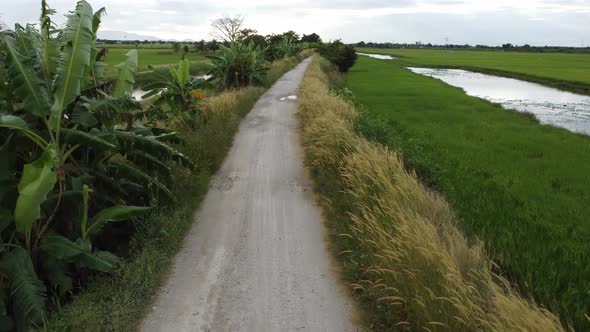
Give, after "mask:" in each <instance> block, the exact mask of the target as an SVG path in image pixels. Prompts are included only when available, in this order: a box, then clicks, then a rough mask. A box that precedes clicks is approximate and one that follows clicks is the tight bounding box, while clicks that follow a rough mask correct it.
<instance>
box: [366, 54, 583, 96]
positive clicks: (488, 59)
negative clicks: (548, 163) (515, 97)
mask: <svg viewBox="0 0 590 332" xmlns="http://www.w3.org/2000/svg"><path fill="white" fill-rule="evenodd" d="M359 52H365V53H376V54H387V55H393V56H395V57H398V60H397V61H399V63H400V64H402V65H404V66H413V67H431V68H433V67H434V68H459V69H466V70H472V71H477V72H482V73H487V74H494V75H499V76H506V77H512V78H517V79H522V80H525V81H530V82H535V83H539V84H543V85H547V86H551V87H555V88H558V89H562V90H567V91H571V92H576V93H581V94H586V95H590V57H589V56H588V55H587V54H567V53H525V52H509V51H507V52H503V51H463V50H420V49H370V48H363V49H359Z"/></svg>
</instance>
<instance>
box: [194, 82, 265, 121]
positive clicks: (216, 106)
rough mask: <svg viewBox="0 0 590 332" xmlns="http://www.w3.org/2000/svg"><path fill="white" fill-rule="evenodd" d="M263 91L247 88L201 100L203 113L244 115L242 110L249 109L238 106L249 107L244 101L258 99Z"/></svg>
mask: <svg viewBox="0 0 590 332" xmlns="http://www.w3.org/2000/svg"><path fill="white" fill-rule="evenodd" d="M265 90H266V89H264V88H262V87H254V86H249V87H245V88H242V89H239V90H228V91H224V92H222V93H220V94H218V95H216V96H213V97H210V98H206V99H204V100H203V103H202V110H203V113H204V114H205V115H207V114H210V113H226V112H235V113H236V114H238V115H239V114H244V109H245V110H246V112H247V111H249V110H250V108H247V107H241V106H240V105H246V106H248V107H249V106H251V105H249V103H244V100H251V99H252V98H254V99H258V97H260V96H261V95H262V94H263V93H264V91H265Z"/></svg>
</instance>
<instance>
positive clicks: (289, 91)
mask: <svg viewBox="0 0 590 332" xmlns="http://www.w3.org/2000/svg"><path fill="white" fill-rule="evenodd" d="M309 62H310V60H309V59H308V60H305V61H304V62H303V63H301V64H300V65H298V66H297V67H296V68H295V69H293V70H292V71H290V72H289V73H287V74H286V75H285V76H284V77H283V78H282V79H281V80H279V81H278V82H277V83H276V84H275V85H274V86H273V87H272V88H271V89H270V90H269V91H268V92H267V93H266V94H265V95H264V96H263V97H262V98H261V99H260V100H259V101H258V103H257V104H256V105H255V107H254V109H253V110H252V112H251V113H250V114H249V115H248V116H247V117H246V118H245V119H244V121H243V122H242V124H241V126H240V131H239V133H238V135H237V137H236V140H235V143H234V146H233V147H232V149H231V151H230V153H229V155H228V157H227V159H226V160H225V163H224V164H223V166H222V168H221V170H220V171H219V173H218V174H217V176H216V178H215V180H214V181H213V184H212V186H211V188H210V191H209V193H208V194H207V197H206V198H205V201H204V202H203V205H202V207H201V209H200V210H199V212H198V213H197V215H196V219H197V221H196V222H195V225H194V226H193V228H192V230H191V232H190V234H189V235H188V238H187V241H186V243H185V246H184V249H183V250H182V251H181V252H180V253H179V255H178V256H177V258H176V262H175V267H174V270H173V272H172V274H171V275H170V278H169V280H168V282H167V284H166V286H165V287H164V288H163V289H162V291H161V293H160V294H159V298H158V300H157V302H156V304H155V306H154V308H153V310H152V312H151V313H150V314H149V316H148V317H147V318H146V319H145V321H144V322H143V324H142V330H143V331H175V332H176V331H273V332H274V331H338V332H340V331H353V330H354V327H353V324H352V318H351V311H352V309H351V306H350V304H349V302H348V301H347V299H346V298H345V296H343V295H342V294H341V292H340V291H339V289H338V287H337V281H336V280H335V278H334V276H333V275H332V273H331V272H330V260H329V257H328V253H327V251H326V248H325V245H324V242H323V229H322V225H321V219H320V211H319V209H318V207H317V206H316V205H315V202H314V197H313V195H312V194H311V190H312V189H311V186H310V183H309V180H308V178H307V177H306V175H305V172H304V169H303V161H302V153H301V152H302V151H301V148H300V146H299V138H298V134H297V120H296V116H295V112H296V109H297V101H296V99H295V98H293V97H291V98H287V97H289V96H293V95H296V93H297V88H298V86H299V84H300V82H301V80H302V78H303V74H304V72H305V69H306V68H307V66H308V64H309Z"/></svg>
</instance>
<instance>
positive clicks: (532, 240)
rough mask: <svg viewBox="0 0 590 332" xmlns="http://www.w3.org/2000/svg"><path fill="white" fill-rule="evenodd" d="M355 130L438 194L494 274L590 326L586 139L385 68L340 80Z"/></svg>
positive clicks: (369, 67) (370, 63) (589, 151)
mask: <svg viewBox="0 0 590 332" xmlns="http://www.w3.org/2000/svg"><path fill="white" fill-rule="evenodd" d="M347 86H348V87H349V88H350V89H351V90H352V92H353V93H354V96H355V98H356V99H355V100H356V101H357V102H359V103H361V104H362V105H363V106H365V107H366V111H365V112H362V114H361V116H360V118H359V120H358V122H357V123H356V128H357V129H358V130H359V131H360V132H361V133H362V134H364V135H365V136H366V137H368V138H370V139H372V140H373V141H376V142H380V143H382V144H384V145H386V146H388V147H389V148H390V149H392V150H394V151H398V152H399V154H400V156H401V158H402V159H403V160H404V163H405V166H406V169H407V170H408V171H410V172H415V173H416V175H417V176H418V178H419V179H420V180H421V181H422V182H423V183H425V185H427V187H428V188H431V189H433V190H436V191H437V192H439V193H441V194H442V195H443V196H444V197H445V198H446V199H447V200H448V202H449V203H450V205H451V207H452V208H453V210H454V211H455V213H456V215H457V220H458V225H459V227H460V229H461V230H463V231H464V232H465V234H466V235H467V236H468V237H469V238H470V239H473V240H475V239H481V240H482V241H483V242H484V243H485V251H486V252H487V253H488V254H489V255H490V257H491V258H492V259H493V261H494V262H495V263H497V264H498V265H499V268H498V269H497V271H498V272H499V273H502V275H503V276H505V277H506V278H508V279H509V280H510V281H511V282H512V283H513V284H514V285H515V286H516V287H518V289H520V290H521V291H522V293H523V294H527V295H528V294H530V295H531V296H533V297H534V298H535V300H536V301H538V302H539V303H541V304H543V305H544V306H545V307H547V308H550V309H551V310H552V311H554V312H557V313H559V314H560V316H561V318H562V321H563V322H564V324H568V325H569V324H572V326H573V327H574V328H576V329H577V330H587V329H588V328H589V327H590V321H589V320H588V313H589V312H590V301H589V297H588V293H587V290H588V289H590V283H589V282H590V269H589V268H588V267H589V266H590V255H589V254H588V253H589V252H590V243H589V242H588V238H589V237H590V227H589V226H588V222H587V216H588V215H590V205H588V197H589V195H590V193H589V188H590V178H589V177H588V172H587V170H588V169H587V166H586V165H588V164H589V163H590V145H589V144H588V143H589V140H588V137H586V136H582V135H578V134H574V133H571V132H569V131H567V130H565V129H560V128H554V127H550V126H545V125H540V124H539V123H538V122H537V121H536V120H535V119H534V117H533V116H531V115H527V114H522V113H518V112H511V111H507V110H505V109H503V108H501V107H499V106H496V105H493V104H491V103H488V102H486V101H483V100H481V99H478V98H473V97H469V96H467V95H465V94H464V93H463V91H461V90H460V89H457V88H454V87H451V86H448V85H446V84H444V83H443V82H441V81H438V80H435V79H432V78H428V77H424V76H421V75H417V74H413V73H412V72H410V71H409V70H407V69H404V68H403V67H401V66H399V65H398V64H396V63H395V61H393V62H392V61H381V60H375V59H370V58H367V57H361V58H360V59H359V61H358V63H357V65H356V66H355V67H353V69H352V70H351V72H350V73H349V74H348V76H347Z"/></svg>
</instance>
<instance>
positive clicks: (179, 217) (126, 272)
mask: <svg viewBox="0 0 590 332" xmlns="http://www.w3.org/2000/svg"><path fill="white" fill-rule="evenodd" d="M305 56H306V55H305V54H302V55H298V57H297V58H294V59H287V60H283V61H281V62H280V64H274V65H273V67H274V68H275V72H274V74H273V75H275V76H273V77H275V78H269V79H267V83H268V84H271V85H272V83H274V81H273V80H276V79H278V78H280V76H282V74H284V73H285V72H287V71H288V70H290V69H292V68H293V67H294V66H295V65H296V64H297V63H299V60H297V59H300V58H303V57H305ZM280 72H282V74H281V75H278V73H280ZM265 91H266V89H265V88H263V87H248V88H244V89H241V90H234V91H227V92H223V93H221V94H219V95H217V96H214V97H211V98H208V99H206V101H205V102H204V105H203V116H202V117H201V118H200V120H199V121H200V123H199V124H198V129H196V130H193V129H189V128H182V127H181V128H178V132H179V133H180V134H181V135H180V136H181V137H183V139H184V141H185V143H184V144H183V145H181V146H178V149H179V150H181V152H183V153H184V154H185V155H187V156H188V157H190V158H191V159H192V161H193V162H194V163H195V171H193V172H192V173H191V172H188V171H182V170H180V169H178V170H177V171H176V172H175V173H176V174H175V175H176V181H177V185H176V187H175V193H176V196H177V197H178V200H177V202H176V204H175V205H174V206H170V207H168V208H165V209H163V210H162V212H160V213H159V214H157V215H154V216H153V217H151V218H149V220H146V221H145V222H142V223H138V224H136V227H137V232H136V234H135V235H134V236H133V240H132V241H131V243H130V252H131V255H130V257H128V259H126V260H125V261H124V262H123V264H122V266H121V268H120V269H119V270H118V271H117V272H116V273H114V274H113V275H111V276H108V277H104V278H100V279H96V280H94V281H93V282H91V283H90V285H89V287H88V289H87V290H85V291H84V292H82V293H81V294H80V295H78V296H76V297H75V298H74V299H73V301H72V302H71V303H69V304H67V305H65V306H63V307H62V308H60V310H59V311H56V312H55V313H54V314H53V315H52V316H51V317H50V319H49V322H48V326H47V329H48V330H50V331H131V330H136V329H137V328H138V327H139V324H140V323H141V319H142V318H143V317H144V315H145V314H146V313H147V310H148V308H149V305H150V304H151V303H152V302H153V300H154V296H155V294H156V292H157V290H158V289H159V287H160V286H161V285H162V284H163V282H164V281H165V277H166V274H167V273H168V271H169V270H170V268H171V266H172V263H173V258H174V255H175V254H176V253H177V252H178V250H179V249H180V248H181V246H182V243H183V239H184V237H185V235H186V234H187V233H188V230H189V229H190V227H191V225H192V224H193V222H194V215H193V214H194V211H195V209H196V208H198V206H199V204H200V202H201V201H202V199H203V198H204V196H205V194H206V193H207V190H208V187H209V182H210V180H211V177H212V176H213V174H215V172H216V171H217V169H218V168H219V167H220V166H221V163H222V162H223V160H224V159H225V155H226V154H227V152H228V151H229V149H230V147H231V145H232V142H233V138H234V135H235V133H236V132H237V129H238V127H239V124H240V121H241V119H242V118H243V116H244V115H246V114H247V113H248V112H249V111H250V110H251V109H252V107H253V106H254V103H255V102H256V100H258V98H259V97H260V96H261V95H262V94H263V93H264V92H265Z"/></svg>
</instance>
